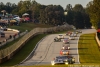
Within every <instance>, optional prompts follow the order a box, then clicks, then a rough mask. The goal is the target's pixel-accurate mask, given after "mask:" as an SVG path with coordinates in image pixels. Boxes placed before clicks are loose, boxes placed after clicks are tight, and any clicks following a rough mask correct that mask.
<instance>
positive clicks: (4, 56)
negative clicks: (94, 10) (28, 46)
mask: <svg viewBox="0 0 100 67" xmlns="http://www.w3.org/2000/svg"><path fill="white" fill-rule="evenodd" d="M71 29H73V28H72V27H71V26H70V25H68V24H65V25H62V26H57V27H51V28H34V29H33V30H31V31H30V32H28V33H27V34H25V35H24V36H23V37H22V38H21V39H20V40H19V41H18V42H16V43H14V44H13V45H11V46H9V47H7V48H5V49H2V50H0V63H3V62H5V61H7V60H9V59H11V58H12V56H13V55H14V54H15V53H16V52H18V51H19V50H20V49H21V48H22V47H23V46H24V45H25V43H26V42H27V41H29V40H30V39H31V38H32V37H34V36H36V35H38V34H45V33H53V32H58V31H64V30H65V31H66V30H71Z"/></svg>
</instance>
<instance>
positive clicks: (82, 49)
mask: <svg viewBox="0 0 100 67" xmlns="http://www.w3.org/2000/svg"><path fill="white" fill-rule="evenodd" d="M78 47H79V48H78V50H79V59H80V63H81V64H100V51H99V48H98V44H97V42H96V40H95V34H94V33H93V34H84V35H82V36H81V37H80V39H79V43H78Z"/></svg>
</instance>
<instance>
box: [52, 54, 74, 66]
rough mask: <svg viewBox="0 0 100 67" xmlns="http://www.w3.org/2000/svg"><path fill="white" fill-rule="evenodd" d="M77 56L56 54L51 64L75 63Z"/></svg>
mask: <svg viewBox="0 0 100 67" xmlns="http://www.w3.org/2000/svg"><path fill="white" fill-rule="evenodd" d="M74 63H75V58H74V57H73V56H71V55H68V56H56V58H54V59H53V61H51V65H55V64H66V65H67V64H74Z"/></svg>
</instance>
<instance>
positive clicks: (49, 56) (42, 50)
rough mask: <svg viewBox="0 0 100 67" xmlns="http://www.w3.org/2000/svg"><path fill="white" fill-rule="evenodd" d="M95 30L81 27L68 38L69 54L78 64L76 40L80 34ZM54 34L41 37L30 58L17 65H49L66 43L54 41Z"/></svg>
mask: <svg viewBox="0 0 100 67" xmlns="http://www.w3.org/2000/svg"><path fill="white" fill-rule="evenodd" d="M95 32H96V30H95V29H83V30H82V33H80V34H78V36H77V37H75V40H70V50H69V54H70V55H72V56H74V58H75V64H80V62H79V55H78V40H79V37H80V35H82V34H88V33H95ZM56 36H58V34H51V35H48V36H46V37H45V38H43V39H42V40H41V41H40V42H39V44H38V47H37V49H36V50H35V52H34V54H33V55H32V58H31V59H29V60H27V61H25V62H24V63H22V64H20V65H19V66H32V65H51V61H52V60H53V58H55V57H56V56H59V55H60V50H61V48H62V46H63V45H68V44H64V43H63V42H62V41H63V39H62V41H61V42H54V38H55V37H56ZM67 37H68V36H65V37H64V38H67Z"/></svg>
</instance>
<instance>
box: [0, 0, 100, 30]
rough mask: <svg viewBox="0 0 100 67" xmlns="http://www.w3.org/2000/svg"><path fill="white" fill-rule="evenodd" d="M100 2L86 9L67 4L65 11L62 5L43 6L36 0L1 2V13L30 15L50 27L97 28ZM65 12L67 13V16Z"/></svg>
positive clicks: (93, 3) (90, 4)
mask: <svg viewBox="0 0 100 67" xmlns="http://www.w3.org/2000/svg"><path fill="white" fill-rule="evenodd" d="M99 5H100V2H99V0H93V1H91V2H89V3H88V4H87V7H86V8H84V7H83V6H82V5H81V4H76V5H75V6H74V7H72V5H71V4H67V5H66V8H65V9H64V8H63V7H62V6H61V5H43V4H40V3H38V2H36V1H35V0H32V1H20V2H18V4H17V5H16V4H15V3H10V2H7V3H6V5H4V4H3V2H0V11H2V10H6V11H7V12H8V13H11V14H17V15H19V16H20V17H21V16H22V14H24V13H29V15H30V18H31V19H32V20H33V21H34V22H35V23H37V22H39V23H42V24H49V25H63V24H64V23H66V22H67V23H68V24H70V25H74V26H75V27H76V28H77V29H78V28H81V29H82V28H91V26H92V25H93V26H95V27H97V25H98V22H99V21H100V20H99V18H100V17H99V16H100V15H99V14H100V12H99V8H100V7H99ZM64 12H67V14H66V15H65V14H64Z"/></svg>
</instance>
